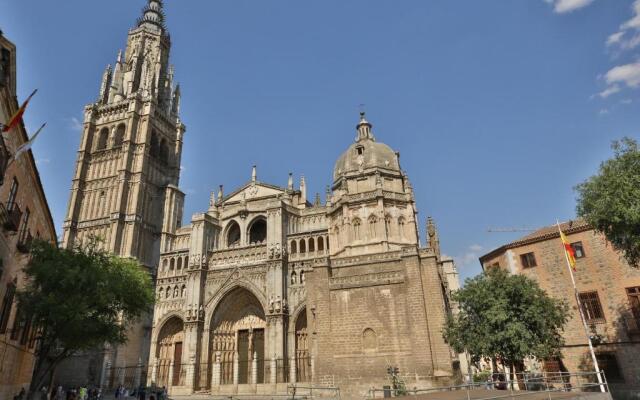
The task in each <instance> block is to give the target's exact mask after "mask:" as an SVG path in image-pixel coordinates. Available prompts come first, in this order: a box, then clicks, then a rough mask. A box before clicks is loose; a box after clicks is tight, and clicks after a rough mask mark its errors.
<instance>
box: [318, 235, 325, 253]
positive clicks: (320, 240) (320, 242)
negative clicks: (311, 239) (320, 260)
mask: <svg viewBox="0 0 640 400" xmlns="http://www.w3.org/2000/svg"><path fill="white" fill-rule="evenodd" d="M318 251H324V239H323V238H322V236H320V237H319V238H318Z"/></svg>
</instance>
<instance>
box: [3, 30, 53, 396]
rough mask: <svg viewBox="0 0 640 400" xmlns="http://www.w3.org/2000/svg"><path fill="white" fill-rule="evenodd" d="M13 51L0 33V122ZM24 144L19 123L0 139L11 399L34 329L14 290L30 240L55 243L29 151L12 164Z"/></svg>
mask: <svg viewBox="0 0 640 400" xmlns="http://www.w3.org/2000/svg"><path fill="white" fill-rule="evenodd" d="M18 107H19V103H18V99H17V97H16V47H15V46H14V44H13V43H11V42H10V41H9V40H7V38H6V37H4V36H2V34H0V122H6V121H7V120H8V119H10V118H11V116H12V115H13V114H14V113H15V112H16V111H17V110H18ZM27 140H28V137H27V132H26V130H25V128H24V125H23V124H22V123H21V124H19V125H18V126H17V127H15V128H14V129H12V130H11V131H9V132H8V133H5V134H3V135H2V137H1V138H0V175H1V176H2V183H1V184H0V398H1V399H9V398H13V396H14V395H15V394H17V393H18V392H19V391H20V389H21V388H23V387H28V385H29V383H30V382H31V375H32V372H33V366H34V361H35V360H34V349H35V346H36V343H35V342H36V341H35V338H36V336H35V335H36V330H35V329H34V327H33V326H31V324H30V323H29V322H28V318H27V319H26V322H25V319H23V318H18V315H19V313H20V310H18V308H17V306H16V301H15V294H16V290H18V289H19V288H20V287H22V285H24V283H25V282H24V275H23V273H22V269H23V268H24V267H25V265H26V263H27V262H28V260H29V246H30V244H31V241H32V240H33V239H34V238H40V239H43V240H48V241H51V242H55V241H56V232H55V229H54V225H53V220H52V218H51V213H50V211H49V206H48V204H47V199H46V198H45V194H44V190H43V188H42V183H41V182H40V176H39V174H38V168H37V166H36V163H35V160H34V158H33V155H32V154H31V151H28V152H26V153H23V154H22V155H21V156H20V157H19V158H18V159H17V160H16V159H13V158H12V155H13V154H14V153H15V151H16V149H17V148H18V147H19V146H20V145H21V144H23V143H25V142H26V141H27Z"/></svg>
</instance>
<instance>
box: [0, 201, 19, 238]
mask: <svg viewBox="0 0 640 400" xmlns="http://www.w3.org/2000/svg"><path fill="white" fill-rule="evenodd" d="M21 218H22V210H20V206H18V204H17V203H7V205H6V206H5V205H4V204H2V203H0V222H1V223H2V226H3V228H4V229H6V230H8V231H13V232H16V231H17V230H18V227H19V226H20V219H21Z"/></svg>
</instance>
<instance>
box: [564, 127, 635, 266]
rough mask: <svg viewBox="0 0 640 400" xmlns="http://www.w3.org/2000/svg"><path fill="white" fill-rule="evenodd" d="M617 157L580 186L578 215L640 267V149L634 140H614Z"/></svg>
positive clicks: (602, 165)
mask: <svg viewBox="0 0 640 400" xmlns="http://www.w3.org/2000/svg"><path fill="white" fill-rule="evenodd" d="M611 147H612V148H613V151H614V157H613V158H611V159H609V160H607V161H605V162H603V163H602V164H601V165H600V170H599V171H598V174H596V175H594V176H592V177H590V178H589V179H587V180H586V181H585V182H583V183H581V184H579V185H578V186H576V191H577V192H578V205H577V213H578V215H579V216H580V217H582V218H584V219H585V220H586V221H587V222H588V223H589V224H590V225H591V226H592V227H593V228H594V229H595V230H596V231H598V232H600V233H602V234H604V235H605V237H606V238H607V239H608V240H609V241H610V242H611V244H612V245H613V247H614V248H615V249H616V250H619V251H621V252H622V253H623V254H624V257H625V258H626V259H627V261H628V262H629V264H630V265H632V266H634V267H636V268H638V267H639V266H640V149H638V143H637V142H636V141H635V140H633V139H630V138H624V139H622V140H620V141H614V142H613V144H612V146H611Z"/></svg>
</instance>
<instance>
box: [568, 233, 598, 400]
mask: <svg viewBox="0 0 640 400" xmlns="http://www.w3.org/2000/svg"><path fill="white" fill-rule="evenodd" d="M556 224H557V225H558V231H559V232H562V229H560V222H559V221H558V220H556ZM560 240H562V237H560ZM562 249H563V251H564V258H565V260H566V261H567V268H568V269H569V276H571V283H572V284H573V293H574V295H575V298H576V303H577V304H578V311H579V312H580V319H581V320H582V326H583V327H584V334H585V336H586V337H587V342H588V343H589V352H590V353H591V359H592V360H593V366H594V367H595V369H596V376H597V377H598V384H599V386H600V391H601V392H603V393H604V392H606V389H605V387H604V382H603V381H602V375H601V373H600V372H601V371H600V367H599V366H598V360H597V359H596V353H595V351H594V350H593V343H592V342H591V335H589V327H588V326H587V320H586V319H585V317H584V311H583V310H582V305H581V304H580V294H579V293H578V287H577V286H576V279H575V278H574V276H573V268H571V263H570V262H569V255H568V254H567V250H566V249H565V248H564V243H563V247H562Z"/></svg>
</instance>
